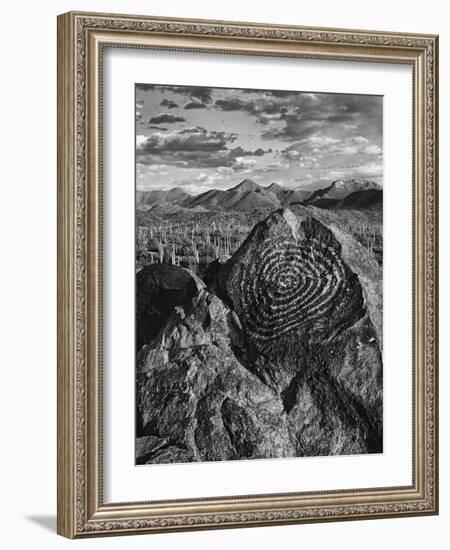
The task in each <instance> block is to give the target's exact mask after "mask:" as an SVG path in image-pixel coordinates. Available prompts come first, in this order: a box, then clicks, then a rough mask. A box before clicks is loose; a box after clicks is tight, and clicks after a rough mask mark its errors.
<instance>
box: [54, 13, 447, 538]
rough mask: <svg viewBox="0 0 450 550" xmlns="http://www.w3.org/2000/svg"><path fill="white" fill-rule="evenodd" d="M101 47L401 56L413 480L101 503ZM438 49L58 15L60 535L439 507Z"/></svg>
mask: <svg viewBox="0 0 450 550" xmlns="http://www.w3.org/2000/svg"><path fill="white" fill-rule="evenodd" d="M105 46H110V47H134V48H149V49H152V48H157V49H170V50H181V51H183V50H184V51H201V52H216V53H236V54H252V55H272V56H291V57H307V58H317V59H324V58H326V59H333V60H358V61H368V62H390V63H406V64H410V65H411V66H412V68H413V96H414V98H413V120H414V124H413V127H414V129H413V131H414V140H413V144H414V145H413V147H414V151H413V153H414V155H413V163H414V166H413V194H412V195H413V212H414V215H413V265H414V291H413V292H414V296H413V309H414V312H413V314H414V315H413V318H414V321H413V325H414V326H413V334H414V343H413V346H412V347H413V349H412V352H413V364H414V372H413V396H414V415H413V416H414V417H413V422H412V423H413V476H412V478H413V483H412V485H411V486H408V487H387V488H382V489H359V490H342V491H322V492H317V493H297V494H294V493H286V494H281V495H257V496H250V497H231V498H218V497H217V498H208V499H194V500H183V501H181V500H179V501H166V502H151V501H149V502H144V503H118V504H104V503H103V501H102V431H101V425H102V411H101V408H102V407H101V405H102V397H101V396H102V387H101V381H102V378H101V367H102V333H101V323H102V307H101V304H102V241H101V229H102V214H101V206H102V204H101V186H102V181H101V170H102V165H101V149H100V147H101V102H100V98H101V96H100V95H99V91H100V89H101V85H102V82H101V74H102V73H101V70H102V48H103V47H105ZM437 54H438V38H437V36H434V35H419V34H403V33H402V34H398V33H386V32H375V31H353V30H342V29H323V28H305V27H293V26H284V25H265V24H255V23H241V22H223V21H203V20H191V19H173V18H161V17H142V16H130V15H112V14H95V13H75V12H70V13H66V14H64V15H61V16H59V17H58V533H59V534H61V535H64V536H66V537H70V538H78V537H86V536H100V535H118V534H132V533H148V532H160V531H182V530H192V529H205V528H225V527H244V526H261V525H275V524H287V523H304V522H316V521H337V520H346V519H372V518H379V517H398V516H412V515H426V514H437V513H438V438H437V428H438V413H437V405H438V401H437V399H438V387H437V378H438V377H437V374H438V373H437V351H438V333H437V313H438V309H437V297H438V296H437V290H438V289H437V285H438V277H437V261H438V259H437V252H438V246H437V236H438V226H437V224H438V213H437V208H438V202H437V200H438V195H437V176H438V174H437V148H438V137H437V114H438V103H437V101H438V88H437V83H438V57H437ZM149 496H150V495H149Z"/></svg>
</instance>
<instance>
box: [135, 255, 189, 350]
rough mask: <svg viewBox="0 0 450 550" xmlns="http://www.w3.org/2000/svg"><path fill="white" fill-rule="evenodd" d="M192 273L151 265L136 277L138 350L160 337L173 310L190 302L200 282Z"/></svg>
mask: <svg viewBox="0 0 450 550" xmlns="http://www.w3.org/2000/svg"><path fill="white" fill-rule="evenodd" d="M196 279H198V278H196V276H195V275H194V274H192V273H191V272H190V271H189V270H187V269H183V268H182V267H178V266H175V265H170V264H152V265H148V266H146V267H144V268H143V269H141V270H140V271H139V272H138V273H137V274H136V349H137V351H139V350H140V349H141V347H142V346H143V345H144V344H148V343H149V342H151V341H152V339H153V338H154V337H155V336H156V335H157V334H158V332H159V330H160V329H161V327H162V326H163V325H164V323H165V322H166V321H167V319H168V317H169V315H170V313H171V312H172V311H173V308H174V307H175V306H177V305H181V304H184V303H186V302H187V301H189V300H190V299H191V298H192V296H194V295H195V294H196V292H197V287H198V281H197V280H196Z"/></svg>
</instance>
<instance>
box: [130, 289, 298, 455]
mask: <svg viewBox="0 0 450 550" xmlns="http://www.w3.org/2000/svg"><path fill="white" fill-rule="evenodd" d="M238 327H239V322H238V320H237V319H235V315H234V314H233V313H232V312H231V311H230V309H229V308H228V307H226V306H225V305H224V304H223V303H222V301H221V300H220V299H219V298H217V297H216V296H214V295H213V294H211V293H210V292H208V291H207V290H200V291H199V293H198V295H197V296H196V297H195V298H194V299H193V300H192V303H191V305H189V306H187V307H186V308H181V307H177V308H176V310H175V312H174V313H173V314H172V316H171V317H170V318H169V320H168V322H167V324H166V325H165V327H164V329H163V330H162V331H161V332H160V333H159V335H158V337H157V339H156V340H155V342H154V343H153V344H152V345H151V346H144V348H143V349H142V350H141V352H140V354H139V357H138V380H137V388H138V391H137V400H138V414H139V418H140V425H139V428H138V434H139V435H140V436H141V437H140V438H139V439H138V441H139V442H140V441H141V440H142V441H149V442H150V443H149V444H150V446H153V445H154V444H155V441H156V442H158V444H159V442H160V441H164V445H163V447H162V449H161V447H158V448H157V449H155V450H154V451H153V449H152V448H151V449H150V452H149V451H142V450H138V462H139V461H140V462H139V463H145V462H148V463H150V462H156V461H160V457H161V452H162V450H166V449H167V450H168V449H171V452H172V453H174V452H175V450H177V451H179V452H180V453H181V451H183V452H185V453H186V456H189V457H190V460H233V459H238V458H268V457H280V456H293V455H294V454H295V447H294V442H293V441H292V440H291V436H290V434H289V431H288V425H287V416H286V414H285V412H284V408H283V402H282V400H281V398H280V396H278V395H277V393H276V392H275V391H274V390H272V389H271V388H269V387H268V386H266V385H265V384H264V383H263V382H262V381H261V380H259V379H258V378H257V377H256V376H255V375H254V374H252V373H251V372H249V371H248V370H247V369H246V368H245V367H244V366H243V365H242V364H240V363H239V361H238V360H237V359H236V357H235V356H234V353H233V351H232V347H231V346H232V344H231V342H232V339H233V333H234V332H235V331H237V330H238ZM144 436H147V438H148V437H150V438H151V439H147V438H146V437H144ZM141 445H142V446H143V447H144V443H142V444H141ZM145 446H148V445H147V444H145ZM179 461H184V460H179ZM169 462H170V460H169Z"/></svg>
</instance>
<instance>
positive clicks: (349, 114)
mask: <svg viewBox="0 0 450 550" xmlns="http://www.w3.org/2000/svg"><path fill="white" fill-rule="evenodd" d="M382 169H383V158H382V97H380V96H368V95H345V94H323V93H309V92H293V91H277V90H271V91H268V90H248V89H232V88H205V87H191V86H165V85H154V84H137V85H136V183H137V188H138V189H139V190H150V189H167V188H170V187H174V186H180V187H183V188H184V189H185V190H186V191H187V192H190V193H192V194H197V193H201V192H204V191H207V190H208V189H213V188H215V189H226V188H229V187H232V186H234V185H237V184H238V183H239V182H241V181H242V180H243V179H245V178H251V179H253V180H254V181H255V182H257V183H259V184H261V185H268V184H270V183H272V182H277V183H280V184H282V185H284V186H286V187H290V188H300V187H304V188H309V189H314V188H317V187H321V186H323V185H324V184H329V183H331V182H332V181H334V180H336V179H339V178H344V179H345V178H353V177H357V178H369V179H372V180H374V181H376V182H378V183H382Z"/></svg>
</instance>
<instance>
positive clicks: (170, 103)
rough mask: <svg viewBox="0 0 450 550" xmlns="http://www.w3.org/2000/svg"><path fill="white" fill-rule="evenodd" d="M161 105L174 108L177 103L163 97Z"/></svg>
mask: <svg viewBox="0 0 450 550" xmlns="http://www.w3.org/2000/svg"><path fill="white" fill-rule="evenodd" d="M160 105H161V107H167V108H168V109H175V108H176V107H178V103H175V101H172V100H171V99H163V100H162V101H161V103H160Z"/></svg>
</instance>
